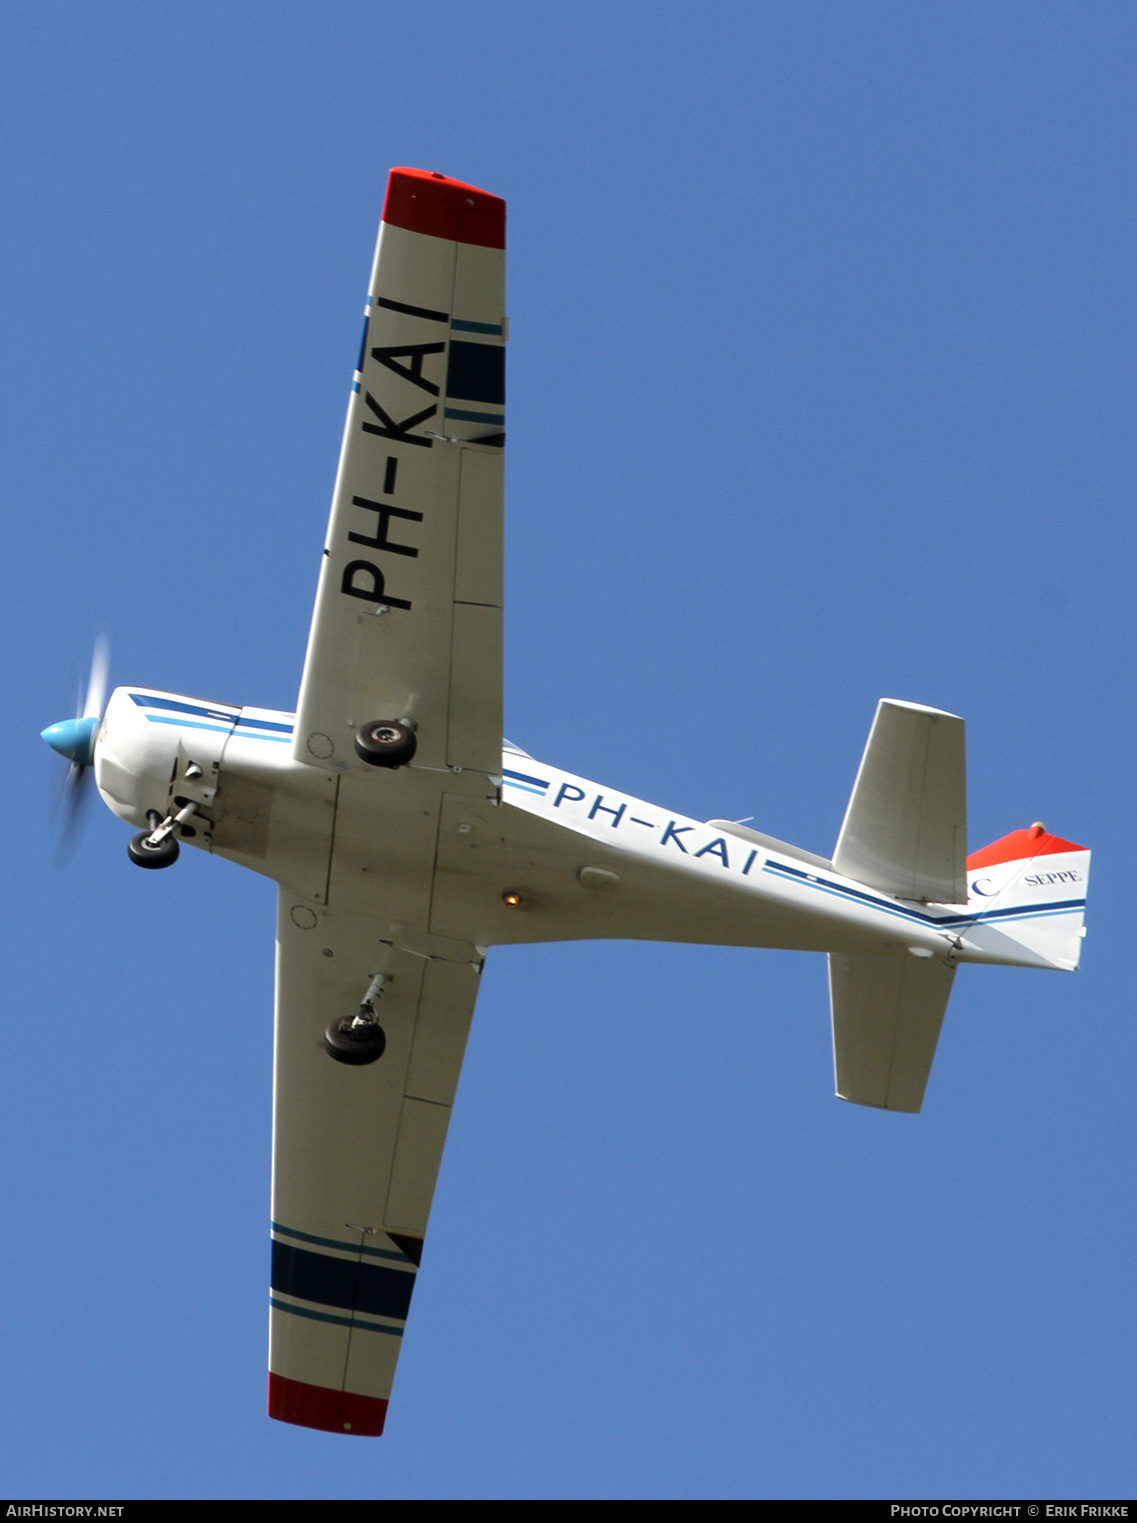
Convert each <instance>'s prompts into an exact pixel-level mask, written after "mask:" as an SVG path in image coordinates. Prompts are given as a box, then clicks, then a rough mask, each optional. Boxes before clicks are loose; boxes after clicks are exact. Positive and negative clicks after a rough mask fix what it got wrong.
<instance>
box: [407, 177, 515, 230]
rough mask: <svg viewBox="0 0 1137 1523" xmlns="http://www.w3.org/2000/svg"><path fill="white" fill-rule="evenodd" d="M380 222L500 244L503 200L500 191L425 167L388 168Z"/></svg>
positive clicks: (503, 219)
mask: <svg viewBox="0 0 1137 1523" xmlns="http://www.w3.org/2000/svg"><path fill="white" fill-rule="evenodd" d="M383 221H384V222H390V223H393V225H394V226H395V227H405V228H406V229H407V231H408V232H411V233H429V234H430V236H431V237H432V238H449V239H450V241H451V242H452V243H476V244H479V245H480V246H481V247H482V248H487V249H503V248H504V247H505V202H504V201H503V200H502V199H501V197H500V196H491V195H490V193H489V191H488V190H479V189H478V187H477V186H476V185H466V184H464V183H463V182H462V181H461V180H449V179H447V177H446V176H445V175H440V174H431V173H430V172H429V171H427V170H425V169H392V171H391V173H390V175H389V176H388V179H387V200H386V202H385V203H384V206H383Z"/></svg>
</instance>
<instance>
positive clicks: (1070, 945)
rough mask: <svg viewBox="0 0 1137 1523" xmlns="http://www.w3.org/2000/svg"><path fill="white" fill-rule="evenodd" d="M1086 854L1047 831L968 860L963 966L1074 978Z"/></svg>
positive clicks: (1021, 834) (1014, 834)
mask: <svg viewBox="0 0 1137 1523" xmlns="http://www.w3.org/2000/svg"><path fill="white" fill-rule="evenodd" d="M1089 878H1090V853H1089V851H1088V850H1087V848H1086V847H1084V846H1076V845H1075V844H1074V842H1073V841H1064V840H1063V839H1062V837H1061V836H1056V835H1052V834H1051V833H1050V832H1049V831H1047V829H1046V827H1045V825H1042V824H1035V825H1032V826H1031V827H1030V829H1029V830H1012V831H1011V833H1010V835H1006V836H1003V837H1002V838H1001V839H1000V840H998V841H992V843H991V845H990V846H984V847H983V849H982V851H977V852H974V853H973V854H972V855H971V856H970V857H968V859H967V888H968V899H967V908H968V910H969V912H970V913H971V914H973V915H974V916H975V919H974V921H973V923H972V924H971V925H970V926H969V927H968V929H967V930H966V932H965V933H964V936H963V956H964V957H965V958H966V959H967V961H969V962H998V963H1012V964H1015V965H1017V966H1022V967H1028V968H1059V969H1062V970H1063V971H1066V972H1073V970H1074V969H1075V968H1077V966H1078V963H1079V961H1080V959H1081V955H1082V937H1083V935H1084V934H1085V915H1086V889H1087V886H1088V884H1089Z"/></svg>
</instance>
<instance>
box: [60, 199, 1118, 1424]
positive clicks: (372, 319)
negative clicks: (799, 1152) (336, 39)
mask: <svg viewBox="0 0 1137 1523" xmlns="http://www.w3.org/2000/svg"><path fill="white" fill-rule="evenodd" d="M504 230H505V208H504V203H503V202H501V201H500V200H499V199H498V198H497V197H494V196H490V195H487V194H486V193H485V192H484V191H480V190H477V189H476V188H475V187H472V186H467V185H463V184H461V183H460V182H458V181H454V180H449V179H445V178H443V177H442V176H438V175H429V174H424V173H423V172H421V171H417V170H406V169H399V170H394V171H392V173H391V177H390V181H389V185H388V193H387V202H386V206H385V210H384V218H383V223H382V225H381V229H380V234H379V242H378V247H377V250H376V256H375V264H374V269H373V274H372V280H371V286H370V294H369V298H368V305H367V313H368V315H367V325H366V327H365V330H364V342H363V346H362V350H361V358H360V368H359V369H358V370H357V372H356V374H355V378H354V382H353V387H352V394H351V400H350V404H349V408H348V417H347V425H346V429H345V434H344V442H343V448H342V453H341V458H340V466H339V472H338V476H337V481H336V487H335V494H334V498H333V504H332V512H331V520H330V524H329V528H328V535H327V540H326V544H325V549H324V554H323V560H322V567H321V575H320V583H319V590H318V593H317V598H316V608H315V614H314V618H313V623H312V631H311V637H310V641H309V646H308V655H307V660H306V664H305V669H304V676H303V680H302V684H301V691H300V698H299V704H298V711H297V713H296V714H295V715H293V714H287V713H277V712H275V711H269V710H265V709H254V708H237V707H234V706H231V705H227V704H212V703H208V702H206V701H203V700H201V699H198V698H193V697H183V696H181V695H179V694H173V693H162V692H156V691H154V690H152V689H148V688H141V687H120V688H117V689H116V690H115V692H114V693H113V694H112V696H111V699H110V702H109V703H108V705H107V708H106V712H105V715H104V716H103V718H102V721H101V724H100V725H99V726H98V730H97V736H96V737H95V738H94V739H93V741H92V739H91V736H92V735H93V734H94V728H93V727H94V725H95V724H96V723H97V720H96V719H84V720H80V721H76V722H74V724H75V726H77V727H79V728H78V729H75V730H73V729H69V728H68V726H67V725H59V726H54V727H52V729H53V731H59V732H62V731H64V730H67V733H68V736H69V737H70V739H69V740H68V741H67V744H69V745H70V746H71V749H70V750H65V754H67V755H69V756H71V757H72V759H73V761H75V762H76V764H77V765H79V766H80V767H81V766H82V765H86V764H90V763H92V762H93V766H94V771H95V778H96V781H97V784H98V787H99V791H100V793H101V794H102V797H103V799H104V800H105V802H106V803H107V804H108V805H109V807H110V808H111V809H112V810H113V811H114V812H115V813H116V814H117V815H118V816H119V817H120V818H121V819H123V820H125V821H127V822H129V823H130V824H132V825H133V826H135V827H136V828H137V829H138V830H139V831H140V832H142V833H141V834H140V835H139V836H137V837H136V838H135V840H134V842H132V843H131V854H132V856H133V858H134V860H136V861H138V862H140V865H143V866H161V865H165V863H166V861H168V860H172V858H173V857H174V856H176V854H177V842H178V841H181V842H184V843H186V844H189V845H191V846H194V847H197V848H199V849H201V850H204V851H207V852H212V853H213V854H215V855H218V856H223V857H227V858H229V859H230V860H231V861H233V862H236V863H238V864H240V865H241V866H244V867H248V868H251V869H252V870H253V871H254V872H259V873H262V874H264V875H265V876H267V877H269V878H272V879H274V880H275V881H276V883H277V884H278V885H279V897H278V917H277V918H278V932H277V936H278V952H277V998H276V1044H275V1049H276V1050H275V1089H274V1127H273V1195H272V1200H273V1204H272V1238H273V1273H272V1293H271V1307H272V1310H271V1348H270V1398H269V1410H270V1412H271V1414H272V1415H273V1416H274V1417H277V1418H280V1419H282V1420H283V1421H286V1422H293V1423H299V1424H302V1425H305V1426H309V1427H316V1428H323V1429H328V1430H331V1431H335V1432H348V1433H352V1434H377V1433H381V1432H382V1429H383V1422H384V1418H385V1414H386V1408H387V1399H388V1397H389V1395H390V1390H391V1383H392V1380H393V1377H394V1370H395V1364H396V1360H397V1358H398V1352H399V1347H400V1340H401V1336H402V1331H403V1328H404V1325H405V1321H406V1315H407V1310H408V1307H409V1303H410V1298H411V1292H412V1290H413V1287H414V1277H415V1272H416V1269H417V1267H418V1264H419V1260H420V1257H421V1248H422V1240H423V1236H424V1234H425V1231H426V1226H427V1218H428V1215H429V1211H430V1203H431V1197H432V1194H433V1191H434V1185H435V1180H436V1177H437V1173H438V1167H439V1163H440V1160H441V1156H442V1149H443V1144H444V1141H445V1137H446V1130H447V1125H448V1122H449V1117H450V1109H451V1106H452V1105H453V1102H454V1095H455V1090H456V1088H457V1083H458V1076H459V1072H460V1069H461V1064H462V1057H463V1052H464V1048H465V1043H466V1036H467V1032H468V1030H469V1025H470V1019H471V1016H472V1014H473V1009H474V1002H475V999H476V997H477V989H478V980H479V975H480V972H481V968H482V965H483V962H484V959H485V955H486V949H487V948H488V947H490V946H494V945H504V944H507V943H517V942H537V941H560V940H569V939H581V938H593V937H595V938H601V937H604V938H613V937H615V938H626V939H640V940H653V941H685V942H703V943H708V944H719V945H730V946H748V947H783V948H795V949H798V950H805V951H815V952H826V953H828V954H829V963H830V990H831V1004H832V1020H833V1043H834V1060H835V1070H836V1087H837V1093H838V1095H840V1096H841V1097H843V1098H844V1099H847V1100H852V1101H855V1102H857V1103H860V1104H863V1105H870V1106H876V1107H880V1108H883V1109H890V1110H900V1111H918V1110H919V1109H920V1105H921V1103H922V1100H923V1095H924V1089H925V1085H926V1083H927V1079H928V1073H929V1070H930V1067H931V1063H932V1058H933V1056H934V1053H935V1047H936V1041H937V1038H938V1035H939V1030H940V1025H941V1022H942V1020H943V1015H944V1011H945V1008H946V1005H947V1000H948V995H949V993H950V990H951V985H952V980H953V978H954V974H955V968H956V966H957V965H958V964H959V963H961V962H987V963H1003V964H1015V965H1019V966H1024V967H1036V968H1055V969H1064V970H1072V969H1074V968H1076V967H1077V964H1078V959H1079V953H1080V949H1081V937H1082V934H1083V916H1084V909H1085V894H1086V882H1087V878H1088V872H1089V855H1090V854H1089V852H1088V851H1086V850H1084V849H1083V848H1081V847H1079V846H1075V845H1074V844H1073V843H1071V842H1068V841H1063V840H1061V839H1060V838H1058V837H1056V836H1053V835H1050V834H1048V833H1047V832H1046V831H1045V829H1044V828H1043V827H1042V826H1041V825H1036V826H1032V827H1031V828H1030V829H1029V830H1020V831H1015V832H1012V834H1011V835H1009V836H1007V837H1005V838H1004V839H1003V840H1002V841H999V842H995V843H994V844H993V845H992V846H990V847H987V848H985V849H984V850H983V851H980V852H978V853H976V854H974V855H973V856H972V857H971V858H970V859H969V858H968V857H967V848H966V783H965V760H964V725H963V721H962V720H961V719H959V718H957V717H956V716H954V715H951V714H946V713H943V712H941V711H939V710H936V709H930V708H925V707H923V706H921V705H917V704H909V703H901V702H897V701H893V700H882V701H881V703H880V705H879V707H878V709H877V714H876V718H875V720H874V723H873V727H872V731H871V733H870V736H869V740H868V744H867V746H866V749H865V753H864V756H863V759H862V762H861V767H860V770H859V772H858V774H857V778H856V783H855V786H854V789H853V794H852V797H851V799H850V803H849V808H848V811H847V814H846V817H845V821H844V824H843V826H842V829H841V833H840V836H839V838H838V841H837V845H836V848H835V850H834V853H833V857H832V859H826V858H823V857H820V856H817V855H814V854H812V853H809V852H805V851H801V850H799V849H798V848H796V847H793V846H790V845H788V844H786V843H784V842H781V841H777V840H775V839H773V838H772V837H769V836H765V835H762V834H761V833H760V832H758V831H755V830H751V829H748V828H747V827H746V826H745V825H740V824H735V823H733V822H730V821H725V820H711V821H709V822H704V821H698V820H693V819H686V818H683V817H680V816H678V815H675V814H673V813H672V812H670V811H668V810H665V809H660V808H658V807H656V806H655V805H652V804H648V803H646V802H644V801H643V800H641V799H635V798H631V797H630V796H629V795H627V794H624V793H621V792H619V791H618V790H617V789H614V788H611V787H608V786H606V785H599V784H596V783H592V782H589V781H587V780H586V779H584V778H579V777H574V776H572V775H570V774H568V773H565V772H563V771H561V770H560V769H559V768H556V767H552V766H548V765H546V764H545V763H543V762H539V761H537V760H535V759H533V758H532V757H529V756H527V755H526V754H525V753H524V752H521V751H519V750H517V749H516V748H514V747H512V746H510V745H509V744H508V743H505V745H504V749H503V742H502V738H501V734H502V722H501V706H502V662H501V639H502V633H501V617H502V615H501V609H502V466H503V455H504V448H503V446H504V441H505V432H504V430H505V410H504V402H505V390H504V344H505V340H506V336H507V334H506V321H505V317H504V312H505V300H504V295H505V287H504V258H505V256H504V244H505V238H504ZM84 725H87V726H88V727H89V728H88V729H87V730H85V731H83V730H81V727H82V726H84ZM80 732H81V733H80ZM76 736H78V737H79V738H76ZM48 739H49V740H52V743H53V744H56V745H57V748H59V749H65V747H64V744H63V742H62V741H60V740H59V738H58V736H57V737H56V738H55V739H52V735H51V734H48Z"/></svg>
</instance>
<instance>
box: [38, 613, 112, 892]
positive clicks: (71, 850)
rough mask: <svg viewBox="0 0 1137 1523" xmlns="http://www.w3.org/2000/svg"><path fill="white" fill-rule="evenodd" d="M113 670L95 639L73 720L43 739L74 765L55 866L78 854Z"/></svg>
mask: <svg viewBox="0 0 1137 1523" xmlns="http://www.w3.org/2000/svg"><path fill="white" fill-rule="evenodd" d="M109 670H110V645H109V644H108V642H107V637H106V635H104V634H99V635H97V636H96V637H95V648H94V650H93V651H92V653H91V671H90V675H89V676H88V678H87V692H86V695H85V696H82V689H80V701H79V702H77V704H76V708H77V709H78V713H77V714H76V715H75V718H74V719H61V720H59V722H58V723H57V724H51V725H48V727H47V729H46V730H44V731H42V732H41V733H42V737H43V739H44V740H46V741H47V743H48V745H49V746H50V747H51V749H52V750H53V751H58V752H59V754H60V756H62V757H65V758H66V759H67V761H69V762H70V763H71V765H70V767H69V768H68V770H67V776H66V778H65V779H64V783H63V794H62V798H61V800H60V808H59V838H58V841H57V843H56V850H55V864H56V866H57V867H62V866H63V865H64V864H65V863H66V862H69V861H70V860H71V858H72V856H74V854H75V848H76V846H78V844H79V836H80V834H81V833H82V829H83V816H84V812H85V808H86V800H87V798H88V796H89V793H90V788H89V785H88V782H87V774H88V772H89V771H90V770H91V767H92V765H93V763H94V759H95V736H96V735H97V734H98V733H99V725H100V723H101V722H102V717H103V704H104V702H105V701H106V696H107V673H108V671H109Z"/></svg>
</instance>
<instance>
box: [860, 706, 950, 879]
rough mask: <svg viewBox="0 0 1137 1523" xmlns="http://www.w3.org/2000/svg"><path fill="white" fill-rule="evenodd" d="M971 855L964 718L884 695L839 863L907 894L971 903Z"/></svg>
mask: <svg viewBox="0 0 1137 1523" xmlns="http://www.w3.org/2000/svg"><path fill="white" fill-rule="evenodd" d="M966 859H967V768H966V761H965V749H964V724H963V720H962V719H960V718H959V717H958V716H957V715H955V714H945V713H944V712H943V711H942V710H941V709H928V708H924V707H923V706H922V705H920V704H917V703H901V702H899V701H898V700H897V699H895V698H882V699H881V700H880V703H879V704H878V705H877V710H876V717H875V719H874V720H873V726H872V729H871V731H870V732H869V738H868V743H867V745H866V746H865V753H864V755H863V756H862V758H861V765H860V770H859V771H858V773H857V780H856V782H855V783H854V784H853V793H852V797H851V798H850V799H849V807H848V809H847V810H846V812H845V821H844V824H843V825H842V826H841V834H840V836H839V837H838V839H837V849H836V851H834V853H833V866H834V867H835V868H836V869H837V871H838V872H839V873H842V874H843V875H844V876H845V877H846V878H853V879H855V880H856V881H857V882H859V883H867V884H869V885H870V886H871V887H872V888H878V889H882V890H883V891H884V892H885V893H888V894H895V895H896V897H897V898H899V899H918V900H923V901H924V902H925V903H930V904H964V903H966V902H967V876H966V866H965V864H966Z"/></svg>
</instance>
